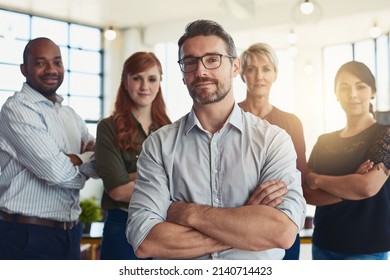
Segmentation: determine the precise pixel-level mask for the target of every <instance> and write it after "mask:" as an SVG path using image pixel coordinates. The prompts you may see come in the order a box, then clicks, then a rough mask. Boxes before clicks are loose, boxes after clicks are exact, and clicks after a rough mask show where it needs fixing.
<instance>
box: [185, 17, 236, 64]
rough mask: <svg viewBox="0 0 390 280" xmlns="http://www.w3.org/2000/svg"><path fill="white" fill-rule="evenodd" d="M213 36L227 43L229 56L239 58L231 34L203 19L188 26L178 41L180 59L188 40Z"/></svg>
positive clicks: (218, 25) (214, 23) (216, 24)
mask: <svg viewBox="0 0 390 280" xmlns="http://www.w3.org/2000/svg"><path fill="white" fill-rule="evenodd" d="M211 35H215V36H217V37H219V38H221V39H222V40H223V41H224V42H225V43H226V47H227V54H228V55H230V56H233V57H237V51H236V45H235V44H234V40H233V38H232V36H230V34H229V33H227V32H226V31H225V30H224V29H223V27H222V26H221V25H220V24H219V23H217V22H215V21H212V20H205V19H201V20H196V21H193V22H190V23H189V24H188V25H187V26H186V28H185V33H184V34H183V35H182V36H181V37H180V39H179V41H178V46H179V59H180V49H181V47H182V46H183V44H184V42H185V41H186V40H187V39H190V38H193V37H196V36H211Z"/></svg>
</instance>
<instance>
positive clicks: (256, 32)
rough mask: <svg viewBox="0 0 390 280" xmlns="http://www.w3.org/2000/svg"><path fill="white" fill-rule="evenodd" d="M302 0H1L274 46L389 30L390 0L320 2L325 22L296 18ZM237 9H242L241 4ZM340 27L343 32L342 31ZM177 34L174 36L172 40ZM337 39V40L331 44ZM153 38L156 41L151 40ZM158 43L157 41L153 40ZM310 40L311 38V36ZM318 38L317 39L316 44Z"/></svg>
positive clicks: (60, 14) (0, 1)
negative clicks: (291, 37) (201, 22)
mask: <svg viewBox="0 0 390 280" xmlns="http://www.w3.org/2000/svg"><path fill="white" fill-rule="evenodd" d="M228 1H236V2H237V3H247V2H248V1H249V2H251V1H252V3H251V4H252V7H251V8H250V13H249V15H247V16H246V17H244V18H239V17H237V15H236V16H235V15H233V14H232V12H231V11H229V10H228V9H227V8H226V6H227V5H228V4H227V2H228ZM298 2H301V1H299V0H164V1H161V0H142V1H138V0H137V1H135V0H50V1H47V0H14V1H10V0H0V8H4V9H8V10H14V11H21V12H27V13H31V14H35V15H40V16H46V17H51V18H57V19H61V20H67V21H72V22H77V23H82V24H87V25H92V26H97V27H101V28H105V27H107V26H109V25H113V26H114V27H116V28H118V29H129V28H142V29H143V30H145V31H146V32H149V33H147V34H148V36H149V37H150V38H153V37H158V38H164V37H166V38H167V40H171V39H176V38H177V34H176V33H177V32H180V34H181V33H182V31H183V29H184V26H185V24H186V23H188V22H189V21H192V20H195V19H200V18H207V19H213V20H216V21H218V22H219V23H221V24H222V25H223V26H224V27H225V28H226V29H227V30H228V31H230V32H231V33H232V34H233V35H235V38H236V41H237V38H239V40H243V42H246V41H248V40H253V39H256V40H260V39H261V40H268V41H270V42H269V43H273V44H274V45H281V44H282V42H284V43H285V36H286V33H288V32H289V30H291V29H294V30H295V31H296V32H297V33H298V35H299V33H301V34H302V35H303V36H304V37H306V38H307V39H312V38H313V37H312V36H316V37H315V38H316V39H315V40H312V41H313V42H312V43H313V44H314V43H325V42H328V43H334V42H337V41H342V40H346V37H345V36H348V37H350V38H348V40H349V41H351V40H359V39H362V38H365V37H367V30H368V28H369V27H370V25H372V23H373V21H375V20H376V21H378V25H380V26H381V27H382V29H383V30H384V31H385V32H389V30H390V1H389V0H369V1H366V0H317V1H316V2H317V3H318V4H319V6H320V7H321V10H322V16H321V19H320V21H319V22H317V23H314V24H299V23H297V22H294V20H293V19H292V10H293V7H294V6H296V5H297V3H298ZM236 10H237V8H236ZM336 31H337V32H336ZM171 37H172V38H171ZM330 38H333V39H332V40H333V41H332V42H329V40H330ZM150 40H152V39H150ZM152 41H153V40H152ZM307 41H310V40H306V43H307ZM314 41H315V42H314Z"/></svg>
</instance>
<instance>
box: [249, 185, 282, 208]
mask: <svg viewBox="0 0 390 280" xmlns="http://www.w3.org/2000/svg"><path fill="white" fill-rule="evenodd" d="M287 192H288V189H287V187H286V184H285V183H284V182H281V181H278V180H270V181H267V182H264V183H262V184H261V185H260V186H258V187H257V188H256V190H255V191H254V192H253V193H252V195H251V196H250V197H249V199H248V201H247V203H246V205H268V206H270V207H276V206H278V205H279V204H280V203H282V202H283V196H284V195H285V194H286V193H287Z"/></svg>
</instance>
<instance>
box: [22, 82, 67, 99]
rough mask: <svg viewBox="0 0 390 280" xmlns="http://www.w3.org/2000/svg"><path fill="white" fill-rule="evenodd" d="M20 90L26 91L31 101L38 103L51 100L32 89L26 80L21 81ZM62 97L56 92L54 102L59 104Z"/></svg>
mask: <svg viewBox="0 0 390 280" xmlns="http://www.w3.org/2000/svg"><path fill="white" fill-rule="evenodd" d="M22 92H26V93H28V98H29V99H30V101H31V102H33V103H39V102H50V103H51V104H53V102H51V100H49V99H47V98H46V97H45V96H43V95H42V94H41V93H39V92H38V91H37V90H35V89H33V88H32V87H31V86H30V85H29V84H27V83H26V82H24V83H23V88H22ZM63 100H64V98H63V97H62V96H61V95H58V94H56V103H59V104H61V103H62V101H63Z"/></svg>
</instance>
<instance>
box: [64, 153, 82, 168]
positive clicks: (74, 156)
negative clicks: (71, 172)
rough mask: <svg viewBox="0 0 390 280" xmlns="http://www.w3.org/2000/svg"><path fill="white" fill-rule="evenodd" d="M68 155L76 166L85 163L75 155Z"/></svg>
mask: <svg viewBox="0 0 390 280" xmlns="http://www.w3.org/2000/svg"><path fill="white" fill-rule="evenodd" d="M66 155H67V156H68V157H69V159H70V161H71V162H72V164H73V165H74V166H76V165H81V164H82V163H83V162H82V161H81V159H80V158H79V157H78V156H77V155H75V154H66Z"/></svg>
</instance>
